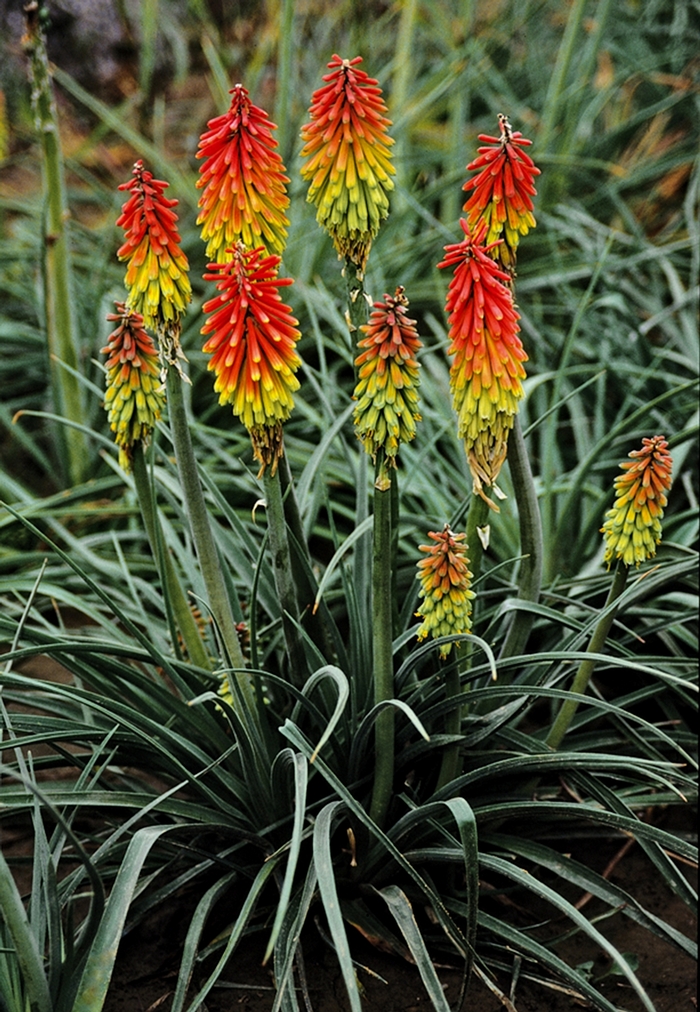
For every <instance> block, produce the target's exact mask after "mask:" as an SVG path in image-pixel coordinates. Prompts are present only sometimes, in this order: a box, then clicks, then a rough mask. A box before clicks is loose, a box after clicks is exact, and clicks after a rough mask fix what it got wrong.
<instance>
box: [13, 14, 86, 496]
mask: <svg viewBox="0 0 700 1012" xmlns="http://www.w3.org/2000/svg"><path fill="white" fill-rule="evenodd" d="M24 46H25V50H26V52H27V54H28V55H29V58H30V63H31V77H32V105H33V107H34V122H35V127H36V131H37V133H38V135H39V137H40V139H41V146H42V153H43V159H42V175H43V180H44V191H45V194H46V218H45V223H44V257H45V260H44V272H45V295H44V301H45V314H46V339H47V343H48V349H49V358H50V363H51V383H52V390H53V397H54V402H55V404H56V410H57V413H58V414H61V415H63V417H65V418H67V419H69V421H71V422H74V423H75V426H84V424H85V412H84V407H83V392H82V389H81V385H80V380H79V379H78V365H79V340H78V335H77V328H76V324H75V313H74V301H73V284H72V271H71V259H70V242H69V230H68V218H69V216H70V211H69V208H68V198H67V196H66V181H65V172H64V166H63V156H62V153H61V142H60V135H59V129H58V114H57V111H56V103H55V101H54V93H53V84H52V81H51V75H50V72H49V63H48V58H47V55H46V40H45V38H44V35H43V32H42V31H41V28H40V25H39V20H38V15H37V13H36V11H34V12H33V15H32V13H31V12H27V32H26V36H25V42H24ZM63 364H65V365H66V366H67V367H68V368H63ZM71 370H72V371H71ZM61 441H62V442H63V444H64V446H65V449H66V472H67V476H68V478H69V479H70V480H71V481H72V482H73V483H74V484H77V483H78V482H80V481H81V480H82V479H83V477H84V476H85V474H86V471H87V468H88V466H89V461H90V453H89V447H88V441H87V438H86V435H85V432H84V431H83V430H81V429H80V428H76V427H74V426H73V425H71V426H67V428H66V431H65V433H64V434H62V435H61Z"/></svg>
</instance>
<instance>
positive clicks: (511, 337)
mask: <svg viewBox="0 0 700 1012" xmlns="http://www.w3.org/2000/svg"><path fill="white" fill-rule="evenodd" d="M460 224H461V226H462V230H463V232H464V235H465V238H464V239H463V240H462V242H460V243H455V244H453V245H450V246H446V247H445V251H446V254H447V255H446V256H445V259H444V260H443V261H442V262H441V263H439V264H438V267H452V268H454V274H453V277H452V280H451V282H450V285H449V289H448V293H447V304H446V312H447V315H448V322H449V327H450V329H449V336H450V340H451V342H452V343H451V345H450V347H449V349H448V354H450V355H454V358H453V361H452V366H451V369H450V388H451V390H452V399H453V405H454V409H455V411H456V413H457V421H458V432H459V436H460V438H462V439H464V443H465V449H466V451H467V457H468V460H469V467H470V470H471V472H472V478H473V479H474V491H475V492H476V493H478V494H479V495H481V496H482V498H484V499H486V501H487V502H488V503H489V505H491V506H492V507H493V508H494V509H495V508H496V507H495V506H494V504H493V503H492V502H491V500H489V499H487V497H486V496H485V495H484V492H483V488H482V486H483V485H491V486H493V485H494V483H495V481H496V479H497V478H498V474H499V472H500V470H501V467H502V465H503V462H504V460H505V456H506V450H507V445H508V433H509V431H510V429H511V428H512V427H513V421H514V418H515V415H516V414H517V411H518V402H519V401H520V399H521V398H522V396H523V387H522V382H521V381H522V380H523V379H524V377H525V369H524V368H523V364H522V363H523V362H525V361H527V355H526V354H525V351H524V349H523V346H522V343H521V341H520V338H519V337H518V332H519V329H520V328H519V326H518V320H519V319H520V317H519V316H518V312H517V310H516V309H515V306H514V305H513V295H512V292H511V290H510V288H508V287H506V285H507V282H508V281H509V280H510V278H509V275H508V274H507V273H506V272H505V271H501V270H499V268H498V266H497V265H496V263H495V262H494V260H492V259H491V257H490V256H489V253H490V252H491V248H492V247H491V246H490V245H489V246H484V245H482V243H483V241H484V237H485V234H486V223H485V222H484V223H482V225H481V226H480V227H479V228H478V229H477V231H476V233H475V234H474V235H473V236H472V235H471V233H470V231H469V228H468V226H467V224H466V222H465V221H464V220H462V221H461V223H460Z"/></svg>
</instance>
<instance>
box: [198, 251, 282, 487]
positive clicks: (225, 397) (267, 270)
mask: <svg viewBox="0 0 700 1012" xmlns="http://www.w3.org/2000/svg"><path fill="white" fill-rule="evenodd" d="M227 252H228V253H229V254H230V256H231V259H230V260H229V261H228V263H225V264H209V271H210V273H207V274H205V275H204V278H205V280H206V281H215V282H216V288H217V290H218V291H219V292H220V294H219V295H217V296H215V297H214V298H213V299H209V301H208V302H205V304H204V307H203V308H204V312H205V313H207V314H209V319H208V320H207V322H206V323H205V325H204V326H203V327H202V334H205V335H206V334H209V335H210V336H209V338H208V339H207V341H206V343H205V345H204V351H205V352H207V353H208V354H211V356H212V357H211V360H210V362H209V365H208V367H207V368H209V369H211V370H212V371H213V372H214V373H215V374H216V382H215V384H214V390H215V391H216V392H217V393H218V394H219V403H220V404H231V406H232V407H233V413H234V415H237V416H238V417H239V418H240V419H241V421H242V422H243V424H244V425H245V427H246V428H247V429H248V432H249V433H250V437H251V440H252V443H253V451H254V454H255V458H256V460H258V461H259V462H260V465H261V466H260V474H261V475H262V474H263V473H264V471H265V469H266V467H267V466H268V465H269V466H270V473H271V474H274V473H275V470H276V469H277V462H278V460H279V458H280V457H281V456H282V453H283V445H282V422H284V421H286V419H287V418H289V416H290V414H291V411H292V408H293V407H294V400H293V397H292V394H293V393H294V391H295V390H297V389H298V388H299V380H298V379H297V378H296V376H295V373H296V370H297V369H298V367H299V365H300V364H301V360H300V358H299V356H298V355H297V353H296V350H295V345H296V342H297V341H298V340H299V337H300V336H301V335H300V333H299V331H298V330H297V326H296V325H297V323H298V321H297V320H296V319H295V318H294V317H293V316H292V311H291V309H290V307H289V306H287V305H285V304H284V303H283V302H282V299H281V297H280V293H279V289H280V288H282V287H283V286H284V285H291V284H292V279H291V278H279V277H278V276H277V271H278V268H279V264H280V257H278V256H274V255H272V254H271V255H269V256H265V255H264V249H263V248H262V247H259V248H257V249H254V250H247V249H246V248H245V246H244V245H243V243H238V244H237V245H236V246H234V247H233V248H232V249H231V250H228V251H227Z"/></svg>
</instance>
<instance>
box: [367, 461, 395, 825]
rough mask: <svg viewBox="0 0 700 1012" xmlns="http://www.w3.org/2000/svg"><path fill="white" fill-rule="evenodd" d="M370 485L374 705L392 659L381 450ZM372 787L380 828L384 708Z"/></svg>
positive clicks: (387, 682)
mask: <svg viewBox="0 0 700 1012" xmlns="http://www.w3.org/2000/svg"><path fill="white" fill-rule="evenodd" d="M375 474H376V480H375V484H374V528H373V532H374V533H373V547H372V660H373V665H372V667H373V673H374V702H375V705H376V704H377V703H381V702H384V700H387V699H393V698H394V658H393V642H392V634H391V629H392V626H391V619H392V592H391V588H392V564H391V478H390V476H389V473H388V467H387V463H386V458H385V456H384V452H383V451H382V450H380V451H379V453H378V454H377V464H376V470H375ZM374 733H375V764H374V785H373V789H372V802H371V805H370V817H371V818H372V819H373V820H374V822H375V823H376V824H377V825H378V826H380V827H381V826H383V825H384V824H385V822H386V816H387V813H388V810H389V803H390V801H391V794H392V790H393V786H394V711H393V709H392V707H386V708H385V709H384V710H382V712H381V713H380V714H379V716H378V717H377V721H376V724H375V732H374Z"/></svg>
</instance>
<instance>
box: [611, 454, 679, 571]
mask: <svg viewBox="0 0 700 1012" xmlns="http://www.w3.org/2000/svg"><path fill="white" fill-rule="evenodd" d="M630 457H631V458H632V459H631V460H628V461H626V462H625V463H623V464H620V467H621V468H622V470H623V471H624V472H625V473H624V474H620V475H618V476H617V478H615V493H616V499H615V503H614V505H613V507H612V509H609V510H608V512H607V513H606V514H605V523H604V524H603V526H602V527H601V531H602V532H603V534H604V535H605V561H606V562H607V563H608V565H610V563H611V562H612V560H613V559H622V561H623V562H624V564H625V565H626V566H631V565H632V564H633V563H634V565H635V566H638V565H639V564H640V562H644V560H645V559H651V558H653V557H654V556H655V555H656V546H657V545H658V544H659V542H660V541H661V519H662V517H663V515H664V506H665V505H666V502H667V498H666V493H667V492H668V490H669V489H670V487H671V468H672V466H673V461H672V459H671V454H670V453H669V452H668V443H667V441H666V439H665V438H664V437H663V436H652V438H651V439H646V438H645V439H643V440H642V447H641V449H640V450H632V451H631V453H630Z"/></svg>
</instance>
